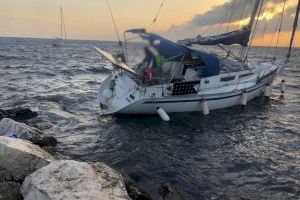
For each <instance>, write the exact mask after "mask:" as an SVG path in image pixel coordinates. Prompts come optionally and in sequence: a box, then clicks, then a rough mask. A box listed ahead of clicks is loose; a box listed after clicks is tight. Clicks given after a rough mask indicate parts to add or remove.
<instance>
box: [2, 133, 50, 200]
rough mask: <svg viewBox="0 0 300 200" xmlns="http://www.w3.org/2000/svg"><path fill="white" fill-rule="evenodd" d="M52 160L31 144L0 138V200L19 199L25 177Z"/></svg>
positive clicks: (48, 155)
mask: <svg viewBox="0 0 300 200" xmlns="http://www.w3.org/2000/svg"><path fill="white" fill-rule="evenodd" d="M52 161H54V158H53V157H52V156H51V155H50V154H48V153H47V152H45V151H44V150H43V149H41V148H40V147H39V146H37V145H34V144H32V143H31V142H28V141H25V140H20V139H13V138H9V137H2V136H0V200H2V199H3V200H4V199H5V200H10V199H20V198H21V195H20V193H19V188H20V186H21V183H22V181H23V180H24V179H25V177H26V176H27V175H29V174H31V173H32V172H34V171H36V170H37V169H39V168H41V167H44V166H46V165H48V164H49V163H50V162H52Z"/></svg>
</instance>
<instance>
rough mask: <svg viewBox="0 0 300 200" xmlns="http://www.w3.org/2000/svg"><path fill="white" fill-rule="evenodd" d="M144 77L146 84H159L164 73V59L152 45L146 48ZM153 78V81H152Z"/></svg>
mask: <svg viewBox="0 0 300 200" xmlns="http://www.w3.org/2000/svg"><path fill="white" fill-rule="evenodd" d="M143 63H145V65H144V66H145V68H144V69H143V71H144V77H145V80H146V82H151V83H154V82H157V81H158V78H159V77H160V75H161V73H162V66H163V64H164V63H165V60H164V57H163V56H161V55H160V54H159V52H158V51H157V50H156V49H155V48H154V47H153V46H151V45H147V46H145V59H144V60H143ZM152 78H153V79H152Z"/></svg>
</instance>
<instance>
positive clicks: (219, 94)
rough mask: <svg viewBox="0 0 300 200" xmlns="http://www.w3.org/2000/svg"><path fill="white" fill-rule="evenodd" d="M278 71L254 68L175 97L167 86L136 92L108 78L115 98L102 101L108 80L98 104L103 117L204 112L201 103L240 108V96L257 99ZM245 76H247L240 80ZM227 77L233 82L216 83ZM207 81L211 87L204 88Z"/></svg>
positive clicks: (127, 84)
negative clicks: (112, 85) (114, 85)
mask: <svg viewBox="0 0 300 200" xmlns="http://www.w3.org/2000/svg"><path fill="white" fill-rule="evenodd" d="M279 70H280V68H279V67H277V66H275V65H266V66H262V67H261V66H260V67H256V68H254V69H253V70H251V75H250V74H249V72H250V71H241V72H236V73H231V74H230V73H229V74H221V75H218V76H215V77H210V78H206V79H204V80H201V81H200V84H199V90H198V92H197V94H189V95H175V96H174V95H172V94H164V92H165V91H166V90H165V88H166V87H168V85H159V86H153V87H147V88H139V86H138V84H136V83H135V82H133V81H132V80H131V79H130V78H128V77H127V76H126V75H120V74H118V73H117V74H114V75H112V76H111V77H116V76H118V78H117V83H116V88H117V89H115V94H114V95H113V97H112V98H110V99H109V100H108V99H106V98H104V97H103V91H104V90H105V89H107V88H108V87H109V86H108V85H109V83H110V81H111V79H112V78H111V77H110V78H108V79H107V80H106V81H105V82H104V83H103V84H102V86H101V87H100V89H99V92H98V102H99V104H100V103H101V104H102V107H103V104H104V105H105V108H104V109H102V111H103V114H156V113H157V109H158V108H162V109H164V110H165V111H166V112H167V113H178V112H194V111H203V106H202V103H203V101H206V102H207V104H208V109H209V110H215V109H222V108H227V107H231V106H234V105H241V104H242V94H243V93H244V94H247V95H246V98H247V99H246V101H247V102H248V101H251V100H252V99H254V98H256V97H258V96H260V95H261V94H262V93H264V91H265V88H266V87H267V86H270V85H271V84H272V82H273V80H274V79H275V77H276V75H277V73H278V71H279ZM247 73H248V74H249V76H245V77H244V78H240V77H241V76H243V75H245V74H247ZM228 76H234V77H235V78H234V79H233V80H231V81H226V82H220V81H217V80H220V79H221V78H222V77H228ZM207 81H210V83H208V84H206V83H205V84H204V82H207ZM173 87H174V86H173ZM118 88H119V89H118ZM162 91H164V92H162Z"/></svg>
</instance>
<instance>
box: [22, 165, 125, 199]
mask: <svg viewBox="0 0 300 200" xmlns="http://www.w3.org/2000/svg"><path fill="white" fill-rule="evenodd" d="M21 193H22V195H23V197H24V200H34V199H44V200H56V199H57V200H58V199H101V200H112V199H113V200H130V197H129V196H128V194H127V191H126V188H125V184H124V182H123V177H122V175H121V174H120V173H118V172H117V171H115V170H113V169H111V168H110V167H108V166H107V165H105V164H103V163H93V164H88V163H84V162H77V161H73V160H61V161H55V162H53V163H51V164H49V165H47V166H45V167H43V168H41V169H39V170H37V171H35V172H34V173H32V174H31V175H29V176H27V177H26V179H25V181H24V182H23V185H22V187H21Z"/></svg>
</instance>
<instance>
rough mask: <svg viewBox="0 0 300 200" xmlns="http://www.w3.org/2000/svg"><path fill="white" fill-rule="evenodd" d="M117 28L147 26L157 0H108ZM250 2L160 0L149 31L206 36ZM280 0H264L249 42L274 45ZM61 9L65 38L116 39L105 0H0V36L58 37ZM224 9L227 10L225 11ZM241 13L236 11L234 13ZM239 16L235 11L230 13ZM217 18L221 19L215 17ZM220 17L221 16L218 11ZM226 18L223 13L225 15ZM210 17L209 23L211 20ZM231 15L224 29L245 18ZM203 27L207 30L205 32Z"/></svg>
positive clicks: (287, 23) (290, 8) (292, 4)
mask: <svg viewBox="0 0 300 200" xmlns="http://www.w3.org/2000/svg"><path fill="white" fill-rule="evenodd" d="M109 2H110V5H111V7H112V10H113V13H114V16H115V19H116V23H117V26H118V29H119V31H120V32H123V31H124V30H126V29H129V28H133V27H145V28H149V25H150V24H151V21H152V20H153V18H154V17H155V15H156V13H157V11H158V9H159V7H160V4H161V2H162V0H143V1H142V0H109ZM244 2H250V0H236V3H235V5H234V4H233V3H232V1H231V0H227V1H225V0H210V1H207V0H165V4H164V6H163V8H162V10H161V13H160V16H159V18H158V21H157V24H156V26H155V30H154V31H155V32H158V33H161V34H163V35H165V36H167V37H170V38H171V39H174V40H175V39H183V38H185V37H193V36H196V35H198V34H203V35H205V34H208V33H209V31H212V34H213V30H222V29H224V31H225V30H226V27H228V26H227V25H226V23H224V24H223V25H220V24H218V23H216V21H217V18H218V20H219V21H220V18H222V15H224V14H226V12H228V9H232V5H234V6H236V7H235V10H242V9H239V8H240V6H241V5H243V3H244ZM282 2H283V0H268V3H267V4H266V6H265V7H264V13H263V14H262V15H261V18H260V20H261V22H262V23H261V29H263V27H264V26H263V24H266V23H265V22H268V23H269V24H270V25H269V27H268V28H266V29H265V31H264V32H263V31H261V32H259V31H258V34H257V36H256V40H255V41H254V42H253V44H254V45H274V44H275V41H274V38H273V42H271V38H272V35H273V34H272V32H273V30H274V27H275V24H276V23H277V21H278V17H279V15H280V12H281V9H282V5H283V3H282ZM296 3H297V0H288V2H287V6H286V13H285V18H284V27H283V29H282V30H283V33H282V37H281V39H280V41H279V44H280V46H286V45H287V44H288V40H289V32H290V30H291V27H292V18H293V13H294V12H295V9H296ZM60 7H63V10H64V16H65V22H66V29H67V35H68V38H72V39H90V40H93V39H96V40H116V36H115V33H114V29H113V25H112V21H111V18H110V15H109V11H108V8H107V4H106V1H105V0H1V1H0V36H16V37H38V38H51V37H53V36H58V35H59V32H60V27H59V9H60ZM226 9H227V10H226ZM240 12H241V11H240ZM237 15H239V14H238V12H237V13H236V16H237ZM220 16H221V17H220ZM224 16H225V15H224ZM228 18H229V17H228ZM214 20H215V21H214ZM247 20H248V19H247V17H245V18H244V19H243V20H240V18H239V19H235V18H234V16H233V18H232V21H233V23H232V25H233V24H234V25H236V26H230V30H234V29H237V28H239V25H243V24H244V23H245V22H247ZM208 30H209V31H208ZM295 46H298V47H299V46H300V31H298V32H297V35H296V42H295Z"/></svg>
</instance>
